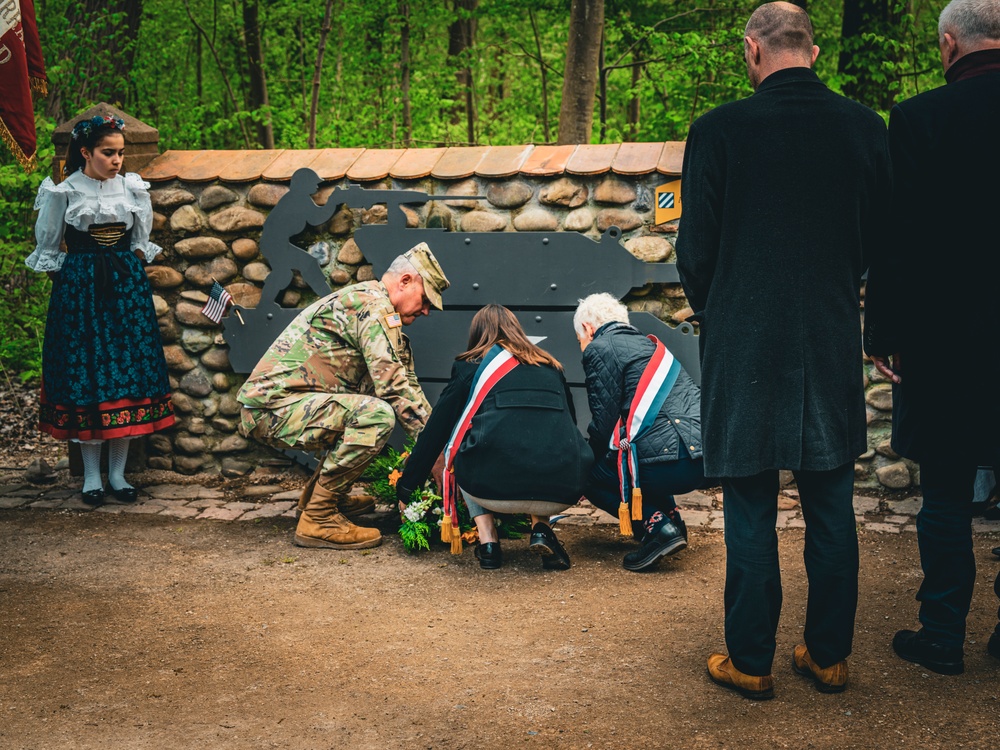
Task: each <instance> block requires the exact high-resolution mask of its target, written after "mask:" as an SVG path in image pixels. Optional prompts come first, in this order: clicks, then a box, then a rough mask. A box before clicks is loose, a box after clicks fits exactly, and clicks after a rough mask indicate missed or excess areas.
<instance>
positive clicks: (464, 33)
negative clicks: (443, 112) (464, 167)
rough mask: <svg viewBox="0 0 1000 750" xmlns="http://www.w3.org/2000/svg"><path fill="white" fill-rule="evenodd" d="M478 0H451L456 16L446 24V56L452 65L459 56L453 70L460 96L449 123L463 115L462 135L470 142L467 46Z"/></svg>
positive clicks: (471, 112) (471, 121) (473, 138)
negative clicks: (453, 3) (463, 126)
mask: <svg viewBox="0 0 1000 750" xmlns="http://www.w3.org/2000/svg"><path fill="white" fill-rule="evenodd" d="M478 5H479V0H455V5H454V8H455V14H456V16H457V18H456V19H455V20H454V21H453V22H452V23H451V25H450V26H449V27H448V57H449V59H450V60H451V61H452V63H451V64H452V65H455V58H459V59H460V60H461V62H460V63H459V64H460V65H461V67H459V69H458V70H457V71H456V72H455V81H456V82H457V83H458V91H459V94H460V96H461V97H462V103H461V104H458V105H456V106H455V109H454V110H453V116H452V124H453V125H457V124H459V122H461V120H462V118H463V116H464V118H465V137H466V142H467V143H469V144H470V145H472V144H474V143H475V142H476V112H475V109H474V106H473V105H474V98H473V95H472V94H473V92H472V68H470V67H469V59H468V50H470V49H472V45H473V44H474V42H475V37H476V20H475V18H474V17H473V13H475V10H476V8H477V6H478Z"/></svg>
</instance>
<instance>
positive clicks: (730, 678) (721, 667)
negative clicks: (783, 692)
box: [708, 654, 774, 701]
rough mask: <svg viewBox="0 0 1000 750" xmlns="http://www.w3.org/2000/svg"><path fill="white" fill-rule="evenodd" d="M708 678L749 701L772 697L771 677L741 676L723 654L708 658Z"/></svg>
mask: <svg viewBox="0 0 1000 750" xmlns="http://www.w3.org/2000/svg"><path fill="white" fill-rule="evenodd" d="M708 676H709V677H710V678H712V682H714V683H715V684H716V685H721V686H722V687H724V688H729V689H730V690H735V691H736V692H737V693H739V694H740V695H742V696H743V697H744V698H749V699H750V700H754V701H767V700H771V698H773V697H774V678H773V677H772V676H771V675H769V674H768V675H763V676H760V677H757V676H754V675H749V674H743V673H742V672H741V671H740V670H738V669H737V668H736V667H735V666H734V665H733V662H732V660H731V659H730V658H729V657H728V656H726V655H725V654H712V655H711V656H709V657H708Z"/></svg>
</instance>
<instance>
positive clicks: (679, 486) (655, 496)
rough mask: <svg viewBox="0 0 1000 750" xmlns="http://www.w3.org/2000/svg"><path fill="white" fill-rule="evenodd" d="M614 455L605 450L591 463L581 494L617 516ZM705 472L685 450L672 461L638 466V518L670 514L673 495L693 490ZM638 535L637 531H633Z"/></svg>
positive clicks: (702, 481) (619, 495) (616, 478)
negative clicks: (603, 453)
mask: <svg viewBox="0 0 1000 750" xmlns="http://www.w3.org/2000/svg"><path fill="white" fill-rule="evenodd" d="M617 460H618V454H617V453H614V452H611V453H608V454H607V455H606V456H605V457H604V460H603V461H598V462H597V463H596V464H594V468H593V469H592V470H591V472H590V480H589V481H588V483H587V489H586V490H585V491H584V493H583V494H584V495H585V496H586V498H587V499H588V500H590V502H591V503H593V504H594V505H595V506H597V507H598V508H600V509H601V510H603V511H604V512H605V513H610V514H611V515H613V516H617V515H618V506H619V505H620V504H621V501H622V496H621V488H620V487H619V484H618V464H617ZM704 481H705V472H704V470H703V469H702V460H701V459H700V458H691V457H690V456H689V455H688V454H687V453H686V452H685V453H684V454H683V457H682V458H679V459H678V460H676V461H662V462H660V463H655V464H640V465H639V487H640V489H641V490H642V520H643V521H647V520H649V517H650V516H651V515H653V513H655V512H656V511H658V510H659V511H663V512H664V513H665V514H668V515H669V514H670V513H671V511H673V509H674V508H676V507H677V503H675V502H674V495H682V494H684V493H685V492H691V491H692V490H696V489H698V488H699V487H701V486H702V484H704ZM637 536H641V532H639V533H638V534H637Z"/></svg>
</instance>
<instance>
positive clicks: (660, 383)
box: [573, 294, 705, 570]
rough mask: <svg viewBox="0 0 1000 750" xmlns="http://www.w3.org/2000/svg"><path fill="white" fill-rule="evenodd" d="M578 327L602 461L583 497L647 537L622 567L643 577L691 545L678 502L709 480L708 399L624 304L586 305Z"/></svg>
mask: <svg viewBox="0 0 1000 750" xmlns="http://www.w3.org/2000/svg"><path fill="white" fill-rule="evenodd" d="M573 327H574V328H575V329H576V336H577V339H579V341H580V349H581V350H582V351H583V371H584V373H585V375H586V378H587V399H588V401H589V404H590V413H591V417H592V419H591V422H590V425H589V426H588V428H587V432H588V433H589V435H590V447H591V448H592V449H593V451H594V458H595V460H596V462H595V464H594V469H593V471H592V472H591V475H590V480H589V482H588V485H587V489H586V491H585V494H586V496H587V499H588V500H590V502H592V503H593V504H594V505H596V506H597V507H598V508H601V509H602V510H604V511H606V512H608V513H611V514H612V515H615V514H617V515H618V518H619V521H620V522H621V530H622V533H623V534H625V535H626V536H633V535H634V536H638V537H640V538H641V543H640V545H639V549H638V550H635V551H634V552H629V553H628V554H627V555H625V560H624V562H623V565H624V567H625V568H626V569H628V570H644V569H646V568H648V567H650V566H652V565H654V564H655V563H656V561H657V560H659V559H660V558H661V557H665V556H667V555H671V554H673V553H675V552H679V551H680V550H682V549H684V548H685V547H686V546H687V527H686V526H685V525H684V521H683V520H682V519H681V517H680V513H678V512H677V505H676V503H675V502H674V495H677V494H682V493H684V492H690V491H691V490H694V489H697V488H698V487H701V486H702V485H703V484H704V481H705V477H704V472H703V469H702V459H701V412H700V408H701V406H700V405H701V391H700V389H699V388H698V386H697V385H695V383H694V381H693V380H691V377H690V376H689V375H688V374H687V372H686V371H685V370H684V368H683V367H682V366H681V364H680V362H678V361H677V360H675V359H674V357H673V355H672V354H671V353H670V352H669V351H668V350H667V349H666V347H664V346H663V344H662V342H660V341H659V340H657V339H656V338H655V337H653V336H649V337H647V336H644V335H643V334H642V333H640V332H639V331H638V330H637V329H635V328H633V327H632V326H631V325H629V320H628V310H627V309H626V307H625V305H623V304H622V303H621V302H619V301H618V300H617V299H615V298H614V297H612V296H611V295H610V294H592V295H590V296H589V297H587V298H585V299H582V300H580V304H579V306H578V307H577V308H576V313H575V314H574V315H573Z"/></svg>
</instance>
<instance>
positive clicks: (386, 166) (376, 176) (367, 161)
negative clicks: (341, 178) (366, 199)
mask: <svg viewBox="0 0 1000 750" xmlns="http://www.w3.org/2000/svg"><path fill="white" fill-rule="evenodd" d="M404 153H406V149H405V148H370V149H367V150H366V151H365V152H364V153H363V154H361V156H359V157H358V159H357V161H355V162H354V163H353V164H352V165H351V168H350V169H348V170H347V179H349V180H358V181H361V182H367V181H370V180H384V179H385V178H386V177H388V176H389V170H390V169H392V165H393V164H395V163H396V162H397V161H398V160H399V157H401V156H402V155H403V154H404Z"/></svg>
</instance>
